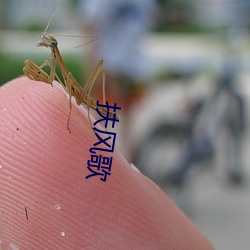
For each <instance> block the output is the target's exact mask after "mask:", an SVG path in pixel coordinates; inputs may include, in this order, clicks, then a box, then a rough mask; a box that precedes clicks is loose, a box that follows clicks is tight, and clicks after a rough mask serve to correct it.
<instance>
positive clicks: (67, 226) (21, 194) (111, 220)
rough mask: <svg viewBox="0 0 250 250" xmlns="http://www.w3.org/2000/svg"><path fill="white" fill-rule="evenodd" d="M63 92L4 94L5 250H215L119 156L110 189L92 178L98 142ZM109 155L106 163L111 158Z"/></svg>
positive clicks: (1, 216) (0, 171)
mask: <svg viewBox="0 0 250 250" xmlns="http://www.w3.org/2000/svg"><path fill="white" fill-rule="evenodd" d="M68 114H69V100H68V98H67V96H66V95H65V92H64V90H63V89H62V88H61V87H60V85H59V84H57V83H54V87H51V86H49V85H46V84H44V83H40V82H35V81H31V80H29V79H27V78H25V77H22V78H19V79H15V80H13V81H11V82H9V83H8V84H6V85H4V86H3V87H1V88H0V211H1V213H0V249H31V250H32V249H212V247H211V245H210V244H209V243H208V241H207V240H206V238H205V237H204V236H203V235H202V233H200V232H199V230H198V229H196V228H195V226H194V225H193V224H192V223H191V222H190V221H189V220H188V219H187V218H186V217H185V216H184V215H183V214H182V213H181V212H180V211H179V210H178V209H177V208H176V207H175V206H174V205H173V204H172V202H171V201H170V200H169V199H168V198H167V197H166V196H165V194H164V193H163V192H162V191H161V190H160V189H159V188H158V187H157V186H156V185H155V184H153V183H152V182H151V181H150V180H148V179H147V178H146V177H144V176H143V175H141V174H140V173H139V172H137V171H135V170H134V169H133V168H131V167H130V165H129V164H128V163H127V162H126V161H125V159H124V158H123V157H122V155H121V154H120V153H119V151H118V150H115V151H114V152H113V153H112V156H113V162H112V169H111V175H108V177H107V181H106V182H103V181H101V180H100V178H99V177H98V176H93V177H91V178H88V179H86V178H85V177H86V176H88V175H89V174H90V172H89V170H88V169H87V161H88V160H90V154H91V153H90V152H89V149H90V148H91V147H93V143H96V140H97V139H96V138H95V136H94V134H93V131H92V129H91V127H90V125H89V121H88V118H87V114H86V111H85V110H84V109H83V108H81V107H78V106H74V105H73V108H72V116H71V120H70V128H71V131H72V133H69V132H68V130H67V126H66V123H67V118H68ZM103 155H106V154H104V153H103Z"/></svg>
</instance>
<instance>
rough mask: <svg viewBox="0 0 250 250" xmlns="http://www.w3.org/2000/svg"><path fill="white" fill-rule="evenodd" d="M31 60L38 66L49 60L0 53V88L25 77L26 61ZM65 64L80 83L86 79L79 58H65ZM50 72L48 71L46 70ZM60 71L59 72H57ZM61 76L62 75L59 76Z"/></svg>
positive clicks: (70, 56)
mask: <svg viewBox="0 0 250 250" xmlns="http://www.w3.org/2000/svg"><path fill="white" fill-rule="evenodd" d="M27 58H30V59H32V60H33V61H34V62H36V63H37V64H38V65H40V64H42V63H43V61H44V60H46V59H48V58H45V57H42V58H41V57H38V56H36V57H34V56H26V57H24V56H20V55H8V56H7V55H6V54H4V53H0V62H1V67H0V86H1V85H3V84H4V83H6V82H8V81H10V80H12V79H14V78H16V77H19V76H21V75H23V70H22V69H23V66H24V60H25V59H27ZM64 60H65V63H66V65H67V67H68V69H69V70H70V71H71V72H72V74H73V75H74V77H75V78H76V79H77V81H78V82H79V83H82V82H83V79H85V64H84V62H83V60H82V59H81V58H79V57H75V56H72V55H66V56H64ZM46 71H47V72H48V70H46ZM57 71H58V70H57ZM59 75H60V74H59Z"/></svg>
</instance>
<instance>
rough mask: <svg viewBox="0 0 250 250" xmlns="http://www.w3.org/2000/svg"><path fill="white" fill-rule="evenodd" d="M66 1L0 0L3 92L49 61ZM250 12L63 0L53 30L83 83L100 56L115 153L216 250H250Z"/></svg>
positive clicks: (230, 2) (202, 4) (226, 2)
mask: <svg viewBox="0 0 250 250" xmlns="http://www.w3.org/2000/svg"><path fill="white" fill-rule="evenodd" d="M59 2H60V1H56V0H0V62H1V67H0V84H1V85H2V84H4V83H6V82H7V81H9V80H11V79H13V78H15V77H18V76H20V75H22V74H23V73H22V68H23V65H24V60H25V59H27V58H30V59H32V60H33V61H34V62H36V63H37V64H38V65H39V64H42V63H43V62H44V61H45V60H48V59H49V56H50V51H49V50H48V49H47V48H37V47H36V42H37V40H38V39H39V36H40V33H41V32H42V31H44V29H45V27H46V25H47V23H48V20H49V18H50V17H51V15H52V13H53V12H54V11H55V9H56V8H57V6H58V4H59ZM249 13H250V0H244V1H243V0H213V1H212V0H190V1H184V0H155V1H154V0H133V1H132V0H120V1H116V0H64V1H63V2H62V3H61V4H60V6H59V7H58V10H57V11H56V13H55V15H54V17H53V19H52V21H51V24H50V26H49V29H48V32H49V33H55V34H58V35H73V36H72V37H71V36H67V37H63V36H56V38H57V40H58V42H59V49H60V51H61V53H62V56H63V58H64V60H65V62H66V64H67V66H68V68H69V69H70V71H71V72H72V73H73V75H74V76H75V78H76V79H77V80H78V82H79V83H82V84H84V81H86V79H87V77H88V75H89V74H90V72H91V70H93V68H94V67H95V65H96V64H97V62H98V59H99V58H103V59H104V68H105V70H106V77H107V81H106V85H107V93H106V95H107V99H108V101H109V102H110V104H112V103H114V102H116V103H117V104H118V106H120V107H121V108H122V113H121V120H120V123H119V124H117V125H116V126H117V128H116V130H117V135H118V141H117V144H116V145H118V147H120V148H121V150H122V152H123V153H124V155H125V156H126V157H127V159H128V161H129V162H133V163H134V164H135V165H136V166H137V167H138V168H139V169H140V171H141V172H143V173H144V174H145V175H147V176H148V177H149V178H151V179H152V180H153V181H155V182H156V183H157V184H158V185H159V186H161V188H162V189H163V190H164V191H165V192H166V193H168V195H169V196H170V197H171V198H172V199H173V200H174V202H175V203H176V204H177V205H178V206H179V207H180V209H182V210H183V211H184V212H185V213H186V214H187V215H188V216H189V217H190V218H191V220H192V221H193V222H194V223H195V224H196V225H197V226H198V227H199V228H200V229H201V230H202V231H203V232H204V233H205V234H206V236H207V237H208V238H209V239H210V241H211V242H212V243H213V245H214V247H215V249H227V250H231V249H232V250H233V249H248V248H249V246H250V238H249V235H248V233H249V231H250V214H249V213H250V212H249V211H250V198H249V195H250V186H249V173H250V166H249V164H248V162H249V161H250V158H249V157H250V156H249V150H250V140H249V139H250V137H249V135H250V134H249V121H250V120H249V119H250V114H249V112H250V111H249V105H250V102H249V100H250V85H249V83H250V36H249V27H250V15H249ZM86 35H93V36H98V37H99V39H98V41H92V40H93V37H91V36H88V37H87V36H86ZM86 43H88V44H87V45H86ZM83 44H85V45H84V46H80V47H79V45H83ZM75 47H78V48H75ZM100 84H101V80H100V79H99V80H98V81H97V84H96V86H95V88H94V89H93V96H95V97H96V98H97V99H99V98H101V97H100V96H101V95H102V92H101V85H100Z"/></svg>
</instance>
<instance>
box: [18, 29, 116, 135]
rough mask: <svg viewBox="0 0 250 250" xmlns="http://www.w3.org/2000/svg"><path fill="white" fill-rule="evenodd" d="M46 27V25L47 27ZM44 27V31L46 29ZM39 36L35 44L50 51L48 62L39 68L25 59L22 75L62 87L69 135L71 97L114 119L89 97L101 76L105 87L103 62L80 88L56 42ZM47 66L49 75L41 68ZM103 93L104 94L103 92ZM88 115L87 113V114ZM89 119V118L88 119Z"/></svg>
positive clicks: (49, 36)
mask: <svg viewBox="0 0 250 250" xmlns="http://www.w3.org/2000/svg"><path fill="white" fill-rule="evenodd" d="M47 27H48V25H47ZM47 27H46V29H47ZM46 29H45V32H43V33H42V34H41V39H40V40H39V42H38V43H37V46H38V47H41V46H43V47H48V48H50V50H51V57H50V60H49V61H45V62H44V63H43V64H42V65H41V66H38V65H37V64H36V63H34V62H33V61H32V60H30V59H27V60H25V62H24V63H25V66H24V68H23V72H24V74H25V75H26V76H27V77H28V78H29V79H31V80H35V81H42V82H44V83H47V84H52V82H53V80H55V79H57V80H58V81H59V82H60V83H61V84H62V86H63V87H64V89H65V91H66V92H67V93H68V94H69V108H70V111H69V116H68V121H67V128H68V131H69V132H70V133H71V130H70V127H69V122H70V116H71V110H72V102H71V98H72V96H74V97H75V100H76V103H77V104H78V105H81V104H82V103H84V104H86V105H87V107H88V109H89V108H92V109H94V110H95V109H96V108H98V110H99V112H100V113H101V114H103V115H105V116H106V117H109V118H114V116H115V114H114V113H113V112H111V111H109V110H108V109H107V108H106V107H100V106H98V105H97V102H96V101H95V100H94V99H92V98H91V97H90V92H91V90H92V87H93V85H94V83H95V81H96V79H97V78H98V77H99V76H100V75H102V81H103V89H104V87H105V71H104V69H103V68H102V65H103V60H99V62H98V64H97V66H96V67H95V69H94V71H93V72H92V73H91V74H90V76H89V78H88V80H87V82H86V83H85V85H84V86H83V87H82V86H81V85H80V84H79V83H78V82H77V81H76V79H75V78H74V76H73V75H72V73H71V72H70V71H69V70H68V68H67V66H66V64H65V63H64V61H63V59H62V56H61V54H60V51H59V49H58V47H57V45H58V42H57V40H56V39H55V37H54V36H53V35H52V34H49V33H47V32H46ZM56 62H57V63H58V66H59V69H60V71H61V74H62V76H63V82H62V81H61V80H60V78H59V77H58V76H57V74H56ZM46 66H49V67H50V74H47V73H46V72H45V71H44V70H43V68H44V67H46ZM103 93H104V92H103ZM103 102H104V103H105V94H103ZM88 115H89V113H88ZM89 119H90V118H89Z"/></svg>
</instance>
